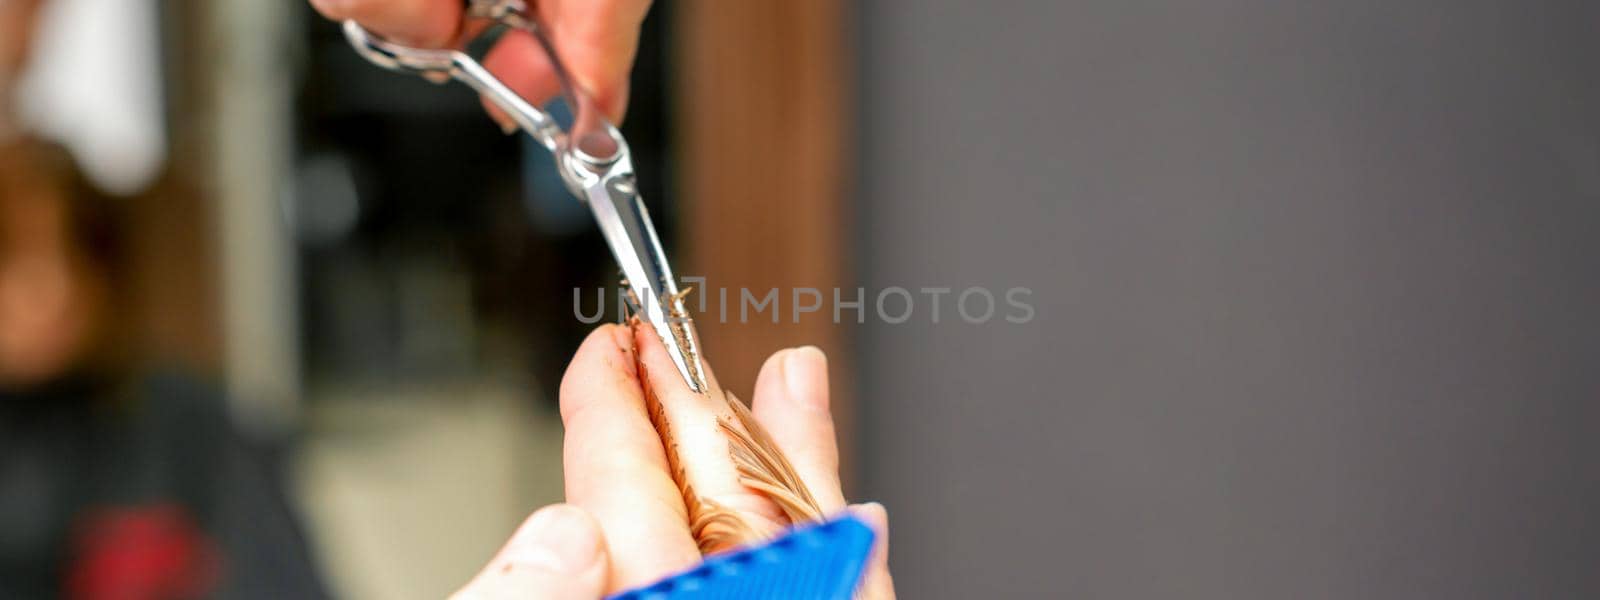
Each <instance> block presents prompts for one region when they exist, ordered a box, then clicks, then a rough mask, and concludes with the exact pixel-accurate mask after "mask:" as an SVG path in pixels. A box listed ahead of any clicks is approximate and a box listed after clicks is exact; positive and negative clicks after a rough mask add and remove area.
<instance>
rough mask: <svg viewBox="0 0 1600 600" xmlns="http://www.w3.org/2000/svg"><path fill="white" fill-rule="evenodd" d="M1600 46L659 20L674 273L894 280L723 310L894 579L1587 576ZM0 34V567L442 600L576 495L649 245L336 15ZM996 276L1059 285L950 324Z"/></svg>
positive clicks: (11, 592) (1097, 20)
mask: <svg viewBox="0 0 1600 600" xmlns="http://www.w3.org/2000/svg"><path fill="white" fill-rule="evenodd" d="M1597 28H1600V7H1597V6H1595V5H1594V3H1592V2H1578V1H1548V2H1512V1H1510V0H1474V1H1467V2H1453V3H1440V2H1432V3H1430V2H1393V1H1388V2H1367V1H1356V2H1316V1H1313V0H1292V1H1281V0H1278V1H1266V0H1240V1H1227V2H1213V3H1184V2H1127V1H1121V0H1092V1H1084V2H1057V1H1051V0H1027V1H1022V2H1010V3H972V2H953V1H946V0H936V1H929V0H918V1H908V0H874V1H871V2H862V3H846V2H841V1H838V0H821V1H809V2H781V1H777V0H771V1H768V0H762V1H742V0H741V1H735V0H728V1H723V2H713V1H710V0H683V1H672V0H662V1H659V2H657V3H656V5H655V7H654V8H653V9H652V12H651V16H650V17H649V19H648V20H647V21H646V24H645V28H644V33H643V41H642V43H641V48H640V54H639V62H638V65H637V69H636V71H635V73H634V78H633V83H632V102H631V104H630V109H629V113H628V119H627V122H626V123H625V125H624V132H625V134H626V136H627V137H628V139H629V141H630V142H631V144H632V146H633V149H634V151H635V153H636V162H637V163H638V168H639V171H640V181H641V183H642V184H643V186H644V189H643V192H644V195H645V197H646V198H647V199H648V200H649V201H650V210H651V212H652V215H653V216H654V218H655V220H656V224H657V227H658V228H659V229H661V230H662V233H663V237H664V242H665V243H666V246H667V248H668V250H669V252H671V253H672V254H673V255H674V256H673V259H674V262H675V265H677V268H678V270H679V272H680V275H689V276H699V277H704V278H705V282H704V284H703V286H702V287H703V288H706V289H711V290H714V289H719V288H720V289H728V290H733V294H734V296H735V298H736V299H735V302H737V294H738V291H737V290H739V289H742V288H748V289H751V290H756V291H757V293H758V294H759V293H761V292H763V291H765V290H768V289H773V288H777V289H780V290H790V289H793V288H816V289H820V290H823V291H824V292H825V293H826V291H828V290H832V289H835V288H837V289H841V290H843V296H844V298H845V299H846V300H852V299H854V298H855V297H857V295H858V294H859V293H865V294H866V298H867V306H866V310H865V313H866V314H865V315H863V318H862V320H863V321H864V322H861V323H857V322H856V321H855V319H856V317H855V314H854V313H852V312H848V311H846V312H845V313H844V314H845V315H846V318H845V319H844V321H845V322H844V323H842V324H839V323H834V322H833V319H832V317H833V315H832V314H831V311H830V310H828V309H829V308H833V306H832V305H833V303H831V302H830V303H826V304H824V310H821V311H819V312H817V313H812V314H806V315H802V316H801V317H799V318H795V319H791V315H792V313H791V312H790V311H789V310H790V307H789V302H791V299H790V298H789V297H787V296H786V295H783V294H780V296H779V298H780V305H781V306H783V307H784V312H783V313H782V318H779V319H776V320H775V322H769V321H767V320H765V319H754V320H751V321H750V322H747V323H736V322H735V323H719V322H716V320H711V319H707V318H706V317H702V324H701V326H700V328H701V333H702V335H703V337H704V338H705V350H706V355H707V357H708V359H709V360H710V361H711V364H712V365H714V367H715V368H716V369H717V372H718V378H719V379H720V380H721V381H723V382H724V383H725V384H727V386H728V387H729V388H730V389H731V390H733V391H735V392H736V393H738V394H740V395H741V396H746V397H747V396H748V392H749V391H750V389H751V386H752V383H753V378H754V375H755V373H756V370H757V368H758V367H759V365H760V363H761V361H762V360H763V359H764V358H765V357H766V356H767V355H768V354H770V353H772V352H774V351H776V350H778V349H780V348H783V347H787V346H795V345H800V344H816V345H819V346H821V347H823V348H824V349H825V350H826V351H827V352H828V354H829V357H830V365H831V369H832V370H833V373H832V384H833V389H834V394H835V400H834V409H835V411H836V413H837V419H838V420H839V422H840V425H841V437H842V439H841V443H842V444H843V446H844V453H845V455H844V465H843V468H844V472H845V473H844V475H845V479H846V487H847V493H848V494H849V495H851V496H852V497H853V498H860V499H863V500H879V501H882V502H884V503H885V504H886V505H887V506H888V508H889V510H890V514H891V517H892V526H893V530H894V533H893V542H894V544H893V552H892V566H893V569H894V571H895V575H896V581H897V584H898V587H899V591H900V594H901V595H902V597H906V598H980V597H994V598H1005V597H1087V598H1101V597H1104V598H1150V597H1186V598H1237V597H1251V598H1254V597H1263V598H1266V597H1274V598H1275V597H1296V598H1347V597H1366V598H1390V597H1392V598H1413V597H1445V596H1448V597H1528V596H1533V597H1544V598H1583V597H1593V596H1594V595H1595V594H1596V593H1600V575H1597V574H1600V570H1596V569H1594V568H1593V565H1594V564H1595V561H1596V560H1597V559H1600V542H1597V540H1600V535H1597V534H1600V531H1597V529H1600V521H1597V520H1596V517H1595V516H1594V514H1595V513H1594V511H1593V509H1592V506H1594V505H1595V504H1596V503H1597V502H1600V462H1597V460H1596V456H1600V446H1597V441H1596V440H1600V430H1597V427H1600V414H1597V412H1596V411H1597V409H1596V406H1597V405H1596V403H1595V400H1596V394H1597V393H1600V369H1596V368H1595V365H1596V364H1600V318H1597V317H1596V316H1595V315H1594V314H1593V312H1594V310H1595V309H1594V307H1595V306H1600V244H1597V242H1596V240H1597V239H1600V235H1597V234H1600V109H1597V108H1596V107H1600V35H1596V32H1597ZM0 59H4V62H0V107H3V110H0V598H13V597H16V598H34V597H57V596H62V597H77V598H103V597H118V598H128V597H149V598H167V597H196V596H208V595H209V596H216V597H230V598H254V597H260V598H285V597H294V598H299V597H320V596H322V595H331V596H334V597H347V598H384V599H388V598H395V599H408V598H438V597H443V596H445V595H447V594H448V593H449V592H451V591H453V590H454V589H455V588H456V587H458V586H459V585H460V584H461V583H463V582H465V581H466V580H467V579H468V578H469V577H470V576H471V575H472V574H473V573H474V572H475V571H476V570H477V569H478V568H479V567H481V566H482V564H483V563H484V561H485V560H486V559H487V558H488V557H489V556H490V555H491V554H492V553H493V552H494V550H495V549H496V548H497V547H498V545H499V544H500V543H501V542H502V541H503V540H504V539H505V537H506V535H507V534H508V533H509V532H510V531H511V530H512V528H513V527H514V526H515V525H516V524H517V523H519V522H520V521H521V520H522V519H523V518H524V517H525V516H526V515H527V514H528V513H529V512H531V511H532V510H533V509H534V508H536V507H538V506H540V505H543V504H547V503H550V502H555V501H558V500H559V499H560V498H561V497H562V491H561V478H560V464H561V461H560V448H561V428H560V423H559V418H558V416H557V414H556V410H555V406H556V405H555V396H554V394H555V390H556V384H557V382H558V381H559V378H560V374H561V371H562V369H563V368H564V366H565V363H566V361H567V359H568V357H569V356H570V354H571V352H572V351H573V349H574V348H575V347H576V345H577V343H578V341H579V340H581V338H582V336H583V335H584V333H585V332H586V331H587V330H588V329H589V327H590V325H586V324H584V323H582V322H581V321H580V319H579V318H578V316H577V315H576V314H575V312H574V300H575V297H574V290H575V289H576V290H579V291H583V292H587V293H589V294H592V291H593V290H595V289H597V288H610V289H614V286H615V282H616V278H617V275H616V272H615V268H614V266H613V264H612V261H611V259H610V257H609V255H608V254H607V253H606V250H605V248H604V246H603V243H602V242H601V240H600V238H599V237H598V235H597V233H596V232H595V231H594V226H593V224H592V219H591V218H590V217H589V215H588V212H587V210H586V209H585V208H584V207H583V206H581V205H580V204H578V203H577V202H576V201H575V200H574V199H573V198H572V197H571V196H570V195H569V194H568V193H567V192H566V191H565V190H564V189H563V188H562V187H561V185H560V182H559V180H558V179H557V177H556V175H555V173H554V172H553V170H552V169H551V167H550V164H549V161H548V156H547V155H546V154H545V153H544V151H543V150H542V149H541V148H539V147H537V146H536V145H534V144H532V143H531V142H530V141H529V140H527V139H525V137H524V136H508V135H504V134H502V133H501V132H500V130H499V129H498V127H496V126H495V125H494V124H493V123H492V122H491V121H490V120H489V119H488V118H487V117H486V116H485V115H484V114H483V112H482V110H481V108H480V106H479V103H478V101H477V99H476V98H475V97H474V96H473V95H472V94H471V93H470V92H469V91H467V90H466V89H465V88H464V87H462V86H457V85H449V86H439V85H434V84H431V83H428V82H426V81H423V80H420V79H418V78H415V77H412V76H408V75H402V74H395V73H390V72H386V71H383V70H380V69H378V68H376V67H374V66H372V65H370V64H368V63H366V62H364V61H363V60H362V59H360V58H359V57H358V56H357V55H355V54H354V53H353V52H352V51H351V50H350V49H349V47H348V46H347V45H346V43H345V42H344V40H343V38H342V35H341V33H340V32H339V30H338V27H337V26H336V25H335V24H333V23H328V22H325V21H324V20H322V19H321V18H320V17H318V16H317V15H315V14H314V12H313V11H312V10H311V9H310V8H309V7H308V6H307V5H306V3H305V2H301V1H278V2H262V1H258V0H212V1H209V2H176V1H169V0H0ZM974 286H977V287H984V288H987V289H990V290H1006V289H1009V288H1013V287H1026V288H1029V289H1030V290H1031V296H1030V297H1029V299H1030V300H1031V305H1032V307H1033V308H1034V309H1035V311H1034V314H1033V318H1032V319H1031V320H1030V322H1028V323H1026V324H1016V323H1010V322H1006V321H1004V320H1000V319H994V320H989V321H986V322H984V323H977V324H975V323H970V322H967V321H966V320H965V319H961V318H957V313H956V312H955V311H956V309H957V306H956V305H955V304H954V302H955V300H956V295H955V294H954V293H950V292H944V294H946V295H944V296H942V302H944V304H942V305H940V307H939V308H940V309H942V311H943V315H944V318H943V319H942V320H940V319H938V318H937V317H932V316H931V315H928V314H927V313H925V312H922V311H927V310H930V309H932V306H931V305H929V304H928V303H929V302H933V303H938V302H941V300H940V297H939V296H938V295H937V294H938V292H937V290H940V289H948V290H953V291H954V292H957V293H959V292H960V291H962V290H963V289H965V288H969V287H974ZM891 287H900V288H905V289H907V290H909V291H910V292H911V293H912V294H914V298H915V300H914V302H913V304H914V306H915V308H914V309H912V310H913V311H914V312H913V313H912V314H911V318H910V319H907V320H906V321H905V322H900V323H896V322H893V320H889V319H884V318H881V314H880V313H881V309H880V310H874V308H876V307H874V306H873V303H872V300H873V299H874V298H875V296H874V294H875V293H877V292H878V291H880V290H884V289H886V288H891ZM858 288H859V289H860V290H862V292H857V289H858ZM928 290H934V292H929V291H928ZM608 293H609V292H608ZM589 297H590V298H592V296H589ZM609 297H611V298H615V296H614V295H610V296H609ZM830 300H831V298H830ZM896 306H897V307H898V304H896ZM591 308H592V305H585V309H584V310H585V312H588V311H589V310H590V309H591ZM734 309H735V310H737V305H734ZM715 310H716V308H715V304H713V308H712V311H713V312H714V311H715ZM129 590H137V591H141V592H142V593H145V594H146V595H143V596H140V595H130V594H129Z"/></svg>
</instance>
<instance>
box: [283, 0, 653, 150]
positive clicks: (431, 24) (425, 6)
mask: <svg viewBox="0 0 1600 600" xmlns="http://www.w3.org/2000/svg"><path fill="white" fill-rule="evenodd" d="M311 4H312V6H315V7H316V8H317V10H318V11H319V12H321V13H322V14H323V16H326V17H328V18H329V19H334V20H344V19H355V20H356V21H357V22H359V23H361V25H362V26H364V27H366V28H368V29H370V30H372V31H373V32H374V33H377V34H379V35H382V36H384V37H386V38H388V39H391V40H394V41H396V42H399V43H403V44H409V45H413V46H419V47H434V48H438V47H445V46H450V45H452V44H454V43H455V42H456V36H457V34H458V33H459V31H460V29H461V8H462V4H463V3H462V2H461V0H311ZM528 4H529V5H530V7H531V8H530V9H529V10H538V11H539V17H540V18H541V19H542V21H543V22H544V23H547V24H549V26H550V29H551V30H552V31H551V35H552V37H553V38H554V42H555V45H556V49H557V51H558V52H560V53H561V58H562V60H564V61H566V63H567V66H568V67H569V68H571V69H572V76H573V77H574V78H576V79H577V83H578V85H580V86H582V87H583V88H584V89H585V90H587V91H588V92H589V95H590V97H591V98H592V99H593V100H594V101H595V103H596V104H597V105H598V106H599V107H600V109H601V110H603V111H605V113H606V115H607V116H609V117H611V120H612V121H614V122H618V123H620V122H622V115H623V113H624V112H626V111H627V107H628V72H629V71H631V70H632V69H633V55H634V52H635V51H637V50H638V48H639V24H640V23H641V22H643V21H644V15H645V12H646V11H647V10H648V9H649V8H650V0H538V1H537V2H529V3H528ZM542 56H543V55H542V53H541V52H540V50H539V49H538V47H537V46H536V45H535V42H534V41H533V38H532V37H530V36H528V35H527V34H526V33H525V32H520V31H518V32H512V33H511V34H508V35H506V36H505V37H504V38H502V39H501V40H500V43H499V44H497V45H495V48H494V50H492V51H491V52H490V53H489V56H487V57H485V59H484V66H485V67H488V69H489V71H491V72H493V73H494V74H495V75H496V76H498V77H499V78H500V79H501V80H502V81H505V82H506V84H507V85H509V86H511V88H512V89H513V90H516V91H517V92H519V93H521V94H522V95H523V97H524V98H529V99H531V100H535V101H536V102H537V101H538V100H541V99H544V98H550V97H553V96H555V94H556V93H558V91H559V89H558V86H557V84H556V82H555V79H554V78H553V76H552V75H551V72H550V68H549V66H548V65H546V64H545V61H544V59H543V58H542ZM489 109H490V110H489V112H490V115H491V116H494V117H495V120H497V121H499V122H500V123H501V125H502V126H505V125H506V124H508V123H510V121H509V120H508V119H507V118H506V117H505V116H503V115H501V114H500V113H499V111H498V110H497V109H494V108H493V107H489Z"/></svg>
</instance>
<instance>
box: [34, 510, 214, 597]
mask: <svg viewBox="0 0 1600 600" xmlns="http://www.w3.org/2000/svg"><path fill="white" fill-rule="evenodd" d="M74 542H75V543H74V544H73V550H74V556H73V557H72V558H71V559H70V561H69V562H68V565H69V566H68V567H67V570H66V572H65V576H66V579H65V582H66V585H65V586H64V590H65V592H66V597H67V598H72V599H75V600H111V599H115V600H174V599H179V598H199V597H203V596H205V595H206V594H207V593H208V592H209V591H211V590H212V588H214V587H215V586H216V584H217V580H218V571H219V569H218V567H219V565H218V562H219V561H218V553H217V551H216V549H215V547H214V546H213V544H212V542H211V540H210V539H208V538H207V537H206V536H205V534H204V533H203V532H202V531H201V530H200V528H199V527H198V526H197V525H196V524H195V523H194V521H193V520H192V519H191V518H190V517H189V515H188V514H187V513H185V512H184V511H183V509H182V508H180V507H178V506H176V505H171V504H161V505H153V506H145V507H131V508H120V507H119V508H111V509H103V510H99V511H95V512H94V513H92V514H91V515H90V516H89V517H88V518H86V519H84V520H83V521H82V523H81V528H80V529H79V530H78V533H77V535H76V537H75V540H74Z"/></svg>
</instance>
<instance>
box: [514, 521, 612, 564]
mask: <svg viewBox="0 0 1600 600" xmlns="http://www.w3.org/2000/svg"><path fill="white" fill-rule="evenodd" d="M604 554H605V537H604V534H602V533H601V530H600V523H599V522H598V521H595V519H594V517H592V516H590V515H589V512H588V511H585V510H583V509H582V508H579V507H577V506H573V505H571V504H552V505H550V506H546V507H544V508H541V509H539V510H538V511H535V512H534V513H533V515H531V516H529V517H528V518H527V520H525V521H523V523H522V526H521V527H519V528H517V532H516V533H515V534H513V535H512V538H511V541H510V542H508V543H507V544H506V547H505V550H504V551H502V553H501V559H502V561H503V565H504V566H503V567H502V568H515V567H530V568H535V569H541V570H545V571H550V572H555V573H570V574H578V573H582V572H584V571H586V570H588V569H589V568H590V567H591V566H593V565H594V564H596V563H597V562H600V559H601V557H602V556H604Z"/></svg>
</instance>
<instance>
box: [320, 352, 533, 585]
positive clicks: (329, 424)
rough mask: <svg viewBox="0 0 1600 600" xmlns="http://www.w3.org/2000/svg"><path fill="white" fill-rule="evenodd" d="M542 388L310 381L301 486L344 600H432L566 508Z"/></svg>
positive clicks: (482, 381)
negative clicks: (557, 507)
mask: <svg viewBox="0 0 1600 600" xmlns="http://www.w3.org/2000/svg"><path fill="white" fill-rule="evenodd" d="M530 389H535V388H534V386H530V385H525V384H519V383H513V382H508V381H501V380H494V379H491V378H474V379H468V378H463V379H460V380H456V381H451V382H442V383H434V384H427V385H418V384H415V383H407V384H404V385H401V384H390V385H352V384H336V385H315V386H313V388H312V390H311V394H312V396H313V398H312V400H313V401H311V402H307V403H306V406H307V407H308V410H309V412H308V414H307V419H308V421H307V424H308V425H307V430H306V438H305V443H304V444H303V446H302V448H301V450H300V454H299V457H298V461H297V468H296V484H297V486H296V487H297V489H298V495H299V500H300V505H301V506H302V507H303V510H304V511H305V515H304V516H305V518H306V520H307V526H308V527H307V528H308V530H309V531H310V537H311V538H312V543H313V546H314V547H315V550H316V551H317V553H318V557H319V559H320V562H321V564H322V567H323V569H324V575H325V576H326V577H327V578H328V580H329V586H330V587H331V588H332V590H333V592H334V593H335V594H336V595H337V596H338V597H343V598H384V599H392V600H406V599H409V598H430V599H437V598H442V597H445V596H447V595H449V594H450V593H451V592H453V591H455V589H456V588H458V587H460V585H461V584H463V583H465V582H466V581H467V580H468V579H469V578H471V577H472V575H473V574H474V573H476V572H477V570H478V569H479V568H481V567H482V566H483V565H484V563H485V562H487V560H488V558H489V557H490V556H491V555H492V554H493V553H494V552H495V550H497V549H498V548H499V546H500V544H501V543H502V542H504V541H505V538H506V536H507V535H508V533H509V532H511V531H512V530H513V529H514V528H515V527H516V526H517V525H518V524H519V523H520V522H521V521H522V519H523V518H524V517H526V516H527V515H528V514H529V513H530V512H532V510H533V509H534V508H536V507H538V506H541V505H544V504H548V503H551V502H558V501H560V500H561V498H562V490H561V487H560V486H561V483H560V482H561V423H560V418H559V416H558V415H556V414H555V412H554V411H553V410H542V409H536V408H534V407H543V406H546V403H542V402H532V401H530V400H531V399H530V398H529V397H528V395H529V394H530V393H531V392H529V391H528V390H530Z"/></svg>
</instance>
